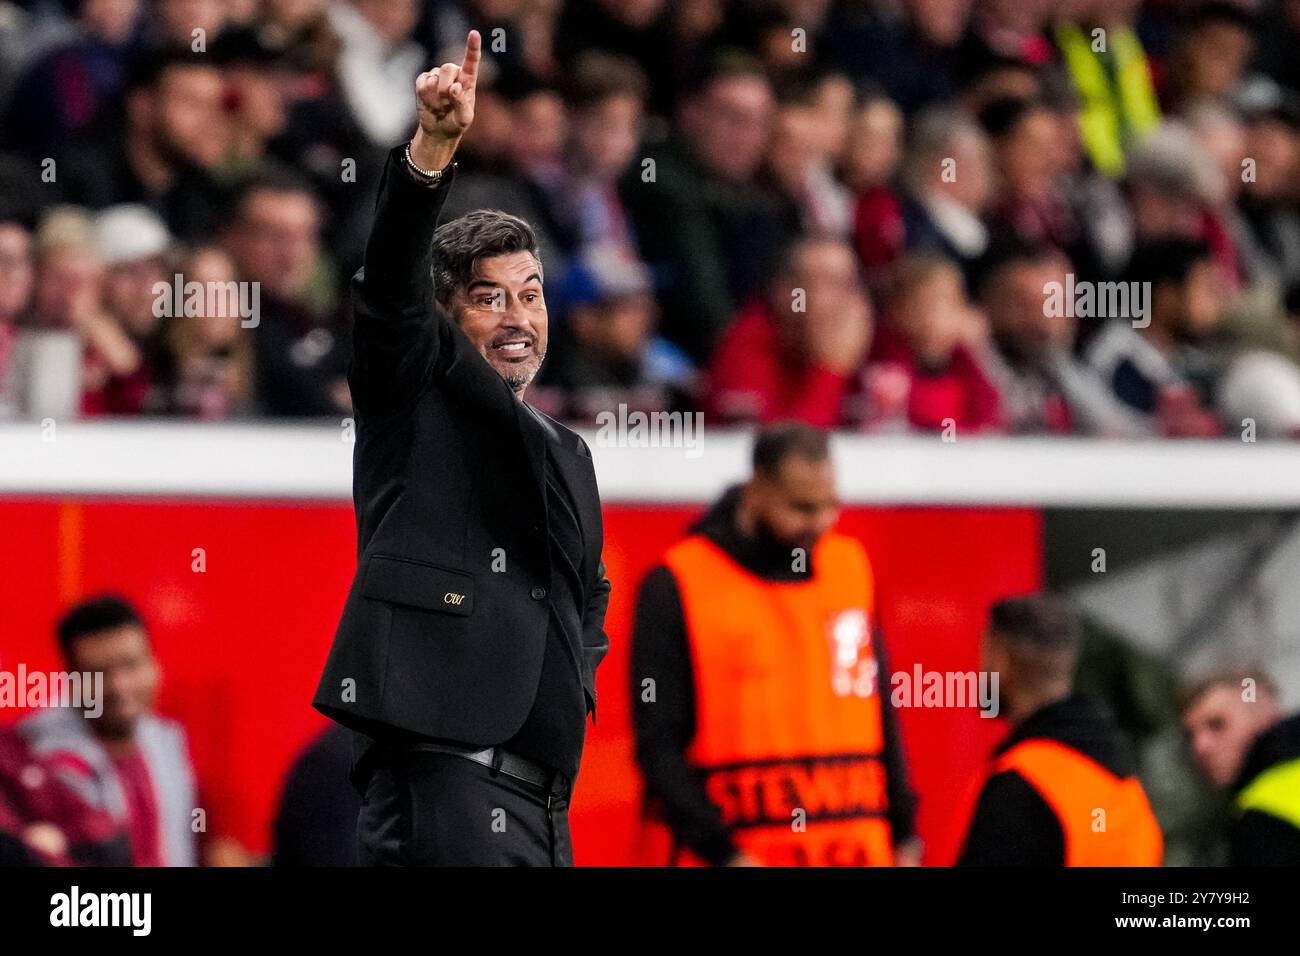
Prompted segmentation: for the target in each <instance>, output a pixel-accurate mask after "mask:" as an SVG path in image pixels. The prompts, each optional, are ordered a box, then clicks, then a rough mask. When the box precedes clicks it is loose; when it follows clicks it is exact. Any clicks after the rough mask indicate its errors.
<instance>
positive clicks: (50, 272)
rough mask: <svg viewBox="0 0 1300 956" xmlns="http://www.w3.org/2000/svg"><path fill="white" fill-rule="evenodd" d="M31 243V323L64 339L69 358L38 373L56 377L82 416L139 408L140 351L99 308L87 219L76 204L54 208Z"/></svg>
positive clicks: (99, 270)
mask: <svg viewBox="0 0 1300 956" xmlns="http://www.w3.org/2000/svg"><path fill="white" fill-rule="evenodd" d="M34 245H35V259H36V282H35V287H34V289H33V296H32V312H31V324H32V325H33V326H34V327H35V328H36V329H39V330H41V331H42V332H43V333H45V334H46V335H50V336H55V337H57V338H59V339H62V340H64V341H65V343H66V345H67V348H65V349H64V353H65V354H66V355H70V356H72V357H73V358H74V359H75V365H70V366H67V367H60V368H57V369H50V368H48V367H47V368H46V369H43V371H44V372H45V373H47V374H52V375H53V377H55V378H57V379H58V380H59V382H58V383H57V384H56V385H55V386H54V387H55V388H57V390H58V391H59V392H60V393H62V394H64V395H66V396H75V398H74V399H73V402H72V407H74V408H79V409H80V410H81V412H83V413H85V414H92V415H93V414H97V413H108V412H112V411H115V410H116V409H117V408H119V407H121V408H122V409H123V410H124V411H132V410H139V406H138V405H137V404H136V401H137V400H138V398H139V396H140V394H141V390H140V389H139V388H137V387H135V385H133V384H132V377H133V376H135V375H137V373H138V372H139V371H140V354H139V351H138V349H137V348H136V347H135V345H134V343H133V342H132V341H131V338H130V336H129V335H128V334H127V333H126V331H125V330H124V329H123V328H122V326H121V325H119V324H118V322H117V321H116V320H115V319H114V318H113V316H112V315H111V313H109V311H108V309H107V308H106V306H105V302H104V295H105V270H104V262H103V259H102V258H101V256H100V246H99V242H98V237H97V235H96V231H95V223H94V220H93V219H92V218H91V217H90V216H89V215H88V214H87V213H86V211H85V210H83V209H79V208H77V207H75V206H56V207H55V208H54V209H52V210H50V212H49V214H48V215H47V216H46V217H45V218H44V219H43V220H42V222H41V224H40V227H39V228H38V229H37V232H36V237H35V243H34ZM61 404H66V403H61Z"/></svg>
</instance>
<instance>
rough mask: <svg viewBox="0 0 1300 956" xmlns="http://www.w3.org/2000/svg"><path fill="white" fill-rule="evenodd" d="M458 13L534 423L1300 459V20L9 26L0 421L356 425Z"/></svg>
mask: <svg viewBox="0 0 1300 956" xmlns="http://www.w3.org/2000/svg"><path fill="white" fill-rule="evenodd" d="M471 26H472V27H475V28H477V29H479V30H480V31H481V32H482V33H483V36H484V43H485V53H486V54H487V65H486V67H485V71H484V72H485V76H484V77H483V79H482V81H481V82H480V87H479V93H478V104H477V115H476V120H475V124H474V126H473V128H472V129H471V131H470V133H469V135H468V136H467V138H466V140H465V142H464V143H463V145H462V148H461V152H460V153H459V154H458V161H459V164H460V166H459V169H458V173H457V179H456V185H455V188H454V190H453V194H452V197H451V199H450V202H449V206H448V209H447V214H448V215H456V214H459V213H461V212H464V211H468V210H469V209H473V208H478V207H483V206H488V207H494V208H499V209H503V210H505V211H507V212H511V213H514V214H516V215H519V216H522V217H523V218H525V219H527V220H528V221H529V222H530V223H532V224H533V225H534V226H535V227H536V229H537V231H538V234H539V240H540V245H541V249H542V259H543V263H544V265H545V269H546V287H547V300H548V304H549V308H550V315H551V336H550V338H551V344H550V351H549V355H548V357H547V361H546V363H545V365H544V366H543V371H542V375H541V377H540V378H539V380H538V382H537V383H536V385H535V386H534V387H533V389H531V390H530V392H529V400H530V402H532V403H534V404H535V405H537V406H538V407H540V408H542V409H544V410H546V411H549V412H551V413H553V414H555V415H557V416H559V417H562V418H564V419H566V420H570V421H572V422H575V423H578V424H583V423H586V424H588V425H590V424H593V423H594V421H595V416H596V415H597V414H598V413H600V412H602V411H609V410H615V409H617V408H618V407H619V406H626V407H627V408H628V409H629V410H640V411H647V412H653V411H666V412H677V411H693V410H698V411H702V412H703V413H704V414H705V420H706V421H707V422H709V423H711V424H726V423H744V422H771V421H775V420H778V419H784V418H799V419H802V420H804V421H807V422H809V423H811V424H814V425H818V426H821V427H831V428H840V429H850V430H860V431H873V432H880V431H887V432H900V431H909V430H910V431H928V432H935V431H946V432H950V433H953V434H959V435H964V434H972V433H995V434H1007V433H1010V434H1036V433H1037V434H1041V433H1074V434H1087V435H1099V436H1114V437H1144V436H1158V435H1166V436H1187V437H1207V436H1215V435H1230V436H1234V437H1238V436H1241V437H1247V438H1255V437H1258V438H1266V437H1278V438H1281V437H1293V436H1296V435H1300V366H1298V365H1297V361H1298V360H1300V204H1298V200H1300V176H1297V172H1298V171H1300V65H1297V64H1298V63H1300V61H1297V59H1296V58H1295V56H1294V51H1295V50H1296V49H1297V48H1300V0H1235V2H1225V0H1209V2H1205V0H1147V2H1139V0H981V2H979V3H975V2H972V0H423V2H421V0H0V114H2V115H3V116H4V123H3V137H2V138H0V419H3V418H14V417H25V418H38V417H44V416H46V415H55V416H56V417H57V416H58V415H80V416H100V415H128V416H130V415H169V416H184V417H188V418H197V419H209V420H216V419H232V418H243V417H253V416H257V417H289V416H320V417H332V418H335V419H341V418H344V417H346V416H347V415H348V414H349V412H350V401H349V395H348V389H347V382H346V371H347V366H348V359H349V343H350V336H349V333H348V325H349V321H350V320H349V315H348V301H347V283H348V280H349V278H350V276H351V275H352V273H353V272H354V271H355V269H356V268H357V266H358V264H359V262H360V258H361V251H362V248H363V245H364V242H365V237H366V232H367V229H368V226H369V219H370V213H371V208H372V204H373V199H374V195H375V191H376V187H377V180H378V174H379V171H380V169H382V164H383V161H384V158H385V156H386V154H387V151H388V150H389V149H390V148H391V147H392V146H393V145H394V144H397V143H400V142H402V141H403V140H405V139H406V138H407V137H408V136H409V135H410V133H411V131H412V129H413V124H414V111H413V98H412V97H413V94H412V90H413V84H414V79H415V77H416V75H417V74H418V73H419V72H420V71H422V70H424V69H426V68H429V67H431V66H432V65H435V64H437V63H440V62H443V61H447V60H457V61H458V60H459V54H460V50H461V48H462V46H463V43H464V37H465V33H466V31H467V29H468V28H469V27H471ZM190 283H198V284H199V286H198V287H199V288H200V289H211V288H231V289H241V290H250V289H252V288H253V287H254V284H255V285H256V290H257V291H256V295H253V296H250V295H243V296H242V297H240V296H229V297H225V298H222V297H220V296H218V297H216V301H214V298H213V297H212V296H210V295H209V296H208V297H207V298H206V299H205V298H204V297H203V296H201V295H200V296H197V297H196V296H192V295H190V294H189V293H188V292H187V291H186V290H187V289H189V288H191V286H190V285H188V284H190ZM232 283H233V285H231V284H232Z"/></svg>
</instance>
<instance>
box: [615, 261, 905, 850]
mask: <svg viewBox="0 0 1300 956" xmlns="http://www.w3.org/2000/svg"><path fill="white" fill-rule="evenodd" d="M844 251H845V254H846V255H848V256H849V257H850V259H851V257H852V253H851V252H849V251H848V250H847V249H846V250H844ZM838 509H839V502H838V500H837V498H836V496H835V475H834V469H833V467H832V464H831V458H830V446H829V442H828V441H827V436H826V434H825V433H823V432H821V431H819V430H817V429H815V428H813V427H811V426H809V425H805V424H803V423H798V422H793V423H789V422H788V423H783V424H779V425H774V426H772V427H770V428H767V429H764V430H763V431H761V432H760V433H759V435H758V437H757V439H756V441H755V444H754V454H753V475H752V476H751V477H750V478H749V480H748V481H746V482H745V483H744V484H742V485H738V486H735V487H732V488H729V489H728V490H727V491H726V493H725V494H723V496H722V497H721V498H720V499H719V500H718V501H717V502H716V503H715V504H714V505H713V507H712V508H710V509H709V511H708V512H707V513H706V514H705V515H704V516H703V517H702V518H701V519H699V520H698V521H697V522H696V523H695V524H694V525H692V527H691V528H690V531H689V532H688V534H687V536H686V537H685V538H684V539H683V540H682V541H680V542H678V543H677V544H675V545H674V546H672V547H671V548H669V550H668V551H667V552H666V553H665V555H664V558H663V562H662V563H661V564H659V565H657V566H656V567H655V568H653V569H652V570H651V571H650V572H649V573H648V574H647V576H646V577H645V579H644V580H643V581H642V583H641V587H640V590H639V592H638V594H637V602H636V613H635V623H634V630H633V637H632V666H631V669H630V672H629V676H630V680H631V684H632V690H633V696H632V700H633V701H636V702H637V703H635V704H634V709H633V713H632V720H633V727H634V730H635V733H636V757H637V763H638V765H639V767H640V769H641V773H642V775H643V783H644V803H643V819H644V820H645V831H644V833H643V834H642V847H641V853H642V854H643V859H642V861H641V862H642V863H643V864H648V865H660V866H662V865H681V864H684V863H688V862H690V861H697V862H699V861H702V862H704V863H708V864H712V865H715V866H721V865H726V866H753V865H760V866H761V865H767V866H791V865H800V866H890V865H918V864H919V863H920V856H921V848H920V845H919V843H918V841H917V840H915V838H914V837H915V832H914V830H913V814H914V811H915V799H914V797H913V795H912V793H911V789H910V787H909V784H908V780H907V767H906V763H905V758H904V752H903V749H902V743H901V740H900V737H899V733H898V726H897V718H896V716H895V714H894V709H893V704H892V703H891V702H890V701H889V700H888V699H887V694H886V693H885V691H884V688H885V684H886V681H883V680H882V679H881V678H882V676H883V675H886V674H888V673H889V670H888V665H887V663H886V659H885V655H884V647H883V646H882V642H881V637H880V632H879V628H878V614H879V611H878V607H877V596H876V592H875V582H874V575H873V572H872V568H871V564H870V561H869V560H868V557H867V555H866V552H865V551H863V549H862V546H861V544H859V543H858V542H857V541H856V540H854V539H853V538H850V537H847V536H844V535H841V534H838V533H836V532H835V531H833V530H831V529H832V528H833V526H834V524H835V521H836V519H837V517H838ZM792 582H799V583H800V584H801V586H800V587H797V588H792V587H790V586H789V585H790V584H791V583H792ZM738 634H743V639H742V640H736V639H735V638H736V636H737V635H738ZM828 637H829V639H828ZM651 685H652V686H653V689H654V693H653V695H652V696H649V697H648V696H646V694H645V693H644V690H645V688H646V687H647V686H651ZM759 767H761V768H763V773H762V774H759V773H756V772H755V771H756V770H757V769H758V768H759ZM815 781H820V782H821V783H820V785H819V784H818V783H817V782H815ZM808 785H811V786H813V787H817V788H818V792H819V793H820V797H819V798H817V800H816V801H814V802H815V803H816V807H815V808H814V806H813V804H812V803H810V802H809V800H811V799H812V798H811V797H810V796H809V795H807V794H803V793H802V792H801V788H802V787H803V786H808ZM751 788H752V789H751ZM732 794H734V799H726V798H724V795H732ZM795 807H803V808H805V809H806V811H807V819H806V821H805V823H806V829H804V830H801V831H800V832H797V833H795V834H793V835H792V834H791V825H790V821H791V812H792V808H795Z"/></svg>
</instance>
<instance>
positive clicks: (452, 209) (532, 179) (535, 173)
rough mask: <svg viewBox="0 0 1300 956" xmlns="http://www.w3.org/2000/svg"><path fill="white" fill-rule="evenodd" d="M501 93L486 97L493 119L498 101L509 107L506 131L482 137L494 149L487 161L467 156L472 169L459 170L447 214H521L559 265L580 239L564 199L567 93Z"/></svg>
mask: <svg viewBox="0 0 1300 956" xmlns="http://www.w3.org/2000/svg"><path fill="white" fill-rule="evenodd" d="M501 93H502V96H501V98H500V99H499V100H494V99H493V98H492V97H491V96H489V97H486V98H485V102H486V104H487V106H486V109H487V112H488V116H489V123H491V111H492V109H493V107H494V105H495V107H496V108H499V109H500V110H502V111H503V112H504V115H505V123H506V125H505V128H504V133H505V135H503V136H502V137H501V140H500V142H499V143H498V142H494V141H492V140H491V139H489V140H487V141H486V142H485V141H483V140H480V141H479V146H480V147H483V146H487V147H488V148H490V149H492V150H493V153H492V154H489V155H488V156H486V157H484V158H487V159H488V160H489V161H488V162H481V163H477V162H474V158H478V157H473V158H470V159H467V160H466V165H467V169H466V171H465V173H464V174H463V175H460V174H458V175H457V178H456V189H455V190H454V191H453V192H452V193H451V195H450V196H449V197H448V199H447V205H446V206H445V207H444V208H443V217H444V218H446V219H455V218H459V217H460V216H463V215H464V214H465V213H467V212H471V211H473V210H475V209H498V210H500V211H501V212H506V213H509V214H510V215H512V216H518V217H519V218H521V219H524V220H525V221H527V222H528V223H530V224H531V225H532V226H533V230H534V232H535V233H536V235H537V247H538V249H539V251H540V254H541V255H542V256H543V257H544V258H545V261H547V262H552V263H555V264H556V265H557V266H558V265H560V264H562V263H563V262H564V261H565V259H566V255H567V254H568V253H569V252H571V250H572V246H573V243H574V241H575V236H574V235H573V232H572V230H573V228H574V226H573V223H572V221H571V219H570V218H569V217H568V216H566V214H565V211H564V209H563V206H562V198H561V196H562V192H563V188H564V182H565V181H564V165H563V162H562V157H563V154H564V151H565V144H566V140H567V137H568V127H569V116H568V110H567V108H566V105H565V102H564V99H563V97H561V96H560V94H559V92H558V91H557V90H555V89H553V88H551V87H549V86H537V87H533V86H526V87H523V88H515V89H508V90H503V91H501ZM479 111H480V110H478V109H477V107H476V112H479ZM476 125H477V120H476ZM489 135H490V134H489ZM482 155H483V154H482V153H480V154H479V157H482Z"/></svg>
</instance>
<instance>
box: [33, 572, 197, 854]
mask: <svg viewBox="0 0 1300 956" xmlns="http://www.w3.org/2000/svg"><path fill="white" fill-rule="evenodd" d="M58 639H59V648H60V650H61V651H62V653H63V658H64V665H65V666H66V667H67V669H68V670H69V671H77V672H81V673H86V672H89V673H102V674H103V712H102V714H100V715H99V716H98V717H96V718H91V717H89V716H83V714H82V713H81V712H80V711H78V710H75V709H72V708H66V707H57V708H47V709H45V710H41V711H38V712H36V713H35V714H32V715H31V716H29V717H26V718H24V719H23V720H21V721H19V723H18V730H19V732H20V733H22V734H23V736H24V737H25V738H26V740H27V743H28V745H29V746H30V747H31V749H32V750H33V752H35V753H36V754H37V755H38V756H40V757H41V758H42V759H44V760H47V761H50V762H52V763H53V764H54V765H55V767H56V768H57V773H58V776H59V777H60V778H61V779H62V780H64V781H65V782H66V783H67V784H68V785H69V786H70V787H71V788H72V789H74V790H75V791H76V792H77V793H79V794H81V795H82V796H83V797H84V798H86V799H87V800H89V801H90V802H91V803H92V805H93V806H95V807H97V808H99V809H102V810H105V811H107V812H108V813H109V814H110V815H111V816H112V818H113V819H114V821H116V822H118V823H119V824H122V825H124V826H126V828H127V830H128V832H129V834H130V843H131V862H132V865H134V866H194V865H195V864H196V862H197V855H196V854H197V850H196V846H195V836H194V833H195V831H194V829H193V814H194V810H195V808H196V807H198V806H199V803H198V801H197V798H196V795H195V785H194V773H193V769H192V768H191V766H190V757H189V745H188V744H187V742H186V737H185V731H184V729H183V728H182V727H181V726H180V725H179V724H177V723H175V722H174V721H171V720H168V719H167V718H165V717H161V716H159V715H157V714H156V713H154V711H153V707H154V699H155V698H156V696H157V693H158V681H159V676H160V671H159V667H158V661H157V659H156V658H155V657H154V654H153V648H152V646H151V645H150V641H149V636H148V633H147V631H146V629H145V625H144V621H143V620H142V619H141V617H140V615H139V613H138V612H137V611H136V610H135V608H133V607H132V606H131V605H130V604H128V603H126V602H125V601H123V600H122V599H121V598H118V597H113V596H104V597H99V598H94V599H92V600H88V601H84V602H82V603H80V604H77V605H76V606H74V607H72V608H71V609H69V610H68V612H67V613H66V614H65V615H64V616H63V618H62V619H61V620H60V621H59V628H58Z"/></svg>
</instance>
